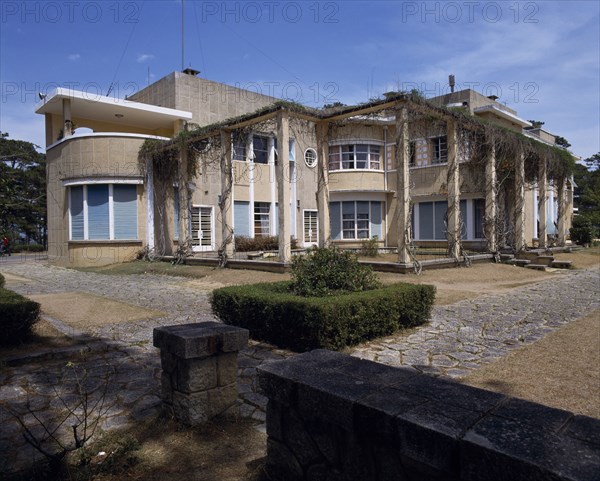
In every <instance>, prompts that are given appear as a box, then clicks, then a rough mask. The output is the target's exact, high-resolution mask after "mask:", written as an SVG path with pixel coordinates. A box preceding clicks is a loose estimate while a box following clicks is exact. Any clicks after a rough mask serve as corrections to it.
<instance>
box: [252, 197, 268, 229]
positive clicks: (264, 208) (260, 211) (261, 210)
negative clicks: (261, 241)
mask: <svg viewBox="0 0 600 481" xmlns="http://www.w3.org/2000/svg"><path fill="white" fill-rule="evenodd" d="M270 211H271V204H269V203H268V202H255V203H254V237H267V236H269V235H270V234H271V231H270V228H271V224H270V221H269V220H270Z"/></svg>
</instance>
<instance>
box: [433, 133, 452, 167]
mask: <svg viewBox="0 0 600 481" xmlns="http://www.w3.org/2000/svg"><path fill="white" fill-rule="evenodd" d="M430 141H431V165H439V164H447V163H448V136H446V135H439V136H437V137H433V138H432V139H430Z"/></svg>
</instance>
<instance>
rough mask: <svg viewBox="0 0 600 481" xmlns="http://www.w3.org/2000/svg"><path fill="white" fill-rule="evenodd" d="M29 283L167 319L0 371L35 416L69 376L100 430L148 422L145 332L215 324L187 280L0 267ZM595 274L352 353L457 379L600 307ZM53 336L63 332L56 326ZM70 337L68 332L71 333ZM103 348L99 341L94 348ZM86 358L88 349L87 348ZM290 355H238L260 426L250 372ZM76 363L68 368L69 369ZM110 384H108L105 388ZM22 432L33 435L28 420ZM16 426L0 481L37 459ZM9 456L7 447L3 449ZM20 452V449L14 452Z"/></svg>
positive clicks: (51, 407)
mask: <svg viewBox="0 0 600 481" xmlns="http://www.w3.org/2000/svg"><path fill="white" fill-rule="evenodd" d="M2 267H3V269H2V272H7V273H10V274H13V275H16V276H19V277H20V278H26V279H27V281H26V282H24V281H23V282H16V283H11V285H10V288H11V289H13V290H15V291H17V292H19V293H21V294H23V295H34V294H51V293H60V292H71V291H79V292H88V293H91V294H95V295H100V296H104V297H107V298H110V299H115V300H119V301H122V302H127V303H129V304H133V305H136V306H140V307H144V308H147V309H151V310H154V311H162V312H165V313H167V315H165V316H163V317H155V318H152V319H145V320H139V321H133V322H129V323H126V324H113V325H107V326H101V327H96V328H93V329H90V333H89V334H91V335H92V336H93V337H94V338H95V339H96V341H95V342H91V343H90V344H89V346H91V347H93V349H91V348H90V352H84V353H83V354H81V353H79V350H80V348H79V347H75V348H71V349H70V350H67V354H68V355H67V356H65V357H63V358H59V359H50V360H35V359H34V360H31V361H30V362H26V363H22V364H20V365H16V366H11V367H6V366H5V367H2V368H1V369H0V402H2V401H4V402H5V403H6V405H8V406H10V407H11V409H13V410H17V411H19V410H20V411H24V410H27V404H28V403H29V410H31V411H34V412H35V413H36V415H37V416H38V417H41V418H43V419H50V418H52V416H56V412H57V409H59V408H61V407H62V405H63V401H64V402H65V403H66V404H69V405H72V403H75V402H76V401H77V399H78V398H77V396H76V395H75V394H74V393H75V392H76V389H77V382H76V375H77V376H79V379H81V378H82V376H84V375H85V373H86V372H87V373H88V378H87V379H86V380H85V382H86V383H91V384H90V385H86V387H88V388H92V389H93V388H97V389H96V391H95V394H94V396H99V395H100V393H101V392H102V391H103V389H104V387H106V396H105V399H106V403H105V406H104V409H105V410H106V412H104V413H103V416H102V423H101V424H102V427H103V428H104V429H110V428H117V427H123V426H125V425H127V424H128V423H131V422H135V421H136V420H141V419H144V418H145V417H147V416H150V415H153V414H155V413H156V412H157V411H158V409H159V408H160V399H159V392H160V361H159V355H158V350H157V349H155V348H154V347H153V346H152V330H153V328H154V327H156V326H160V325H172V324H183V323H190V322H202V321H217V319H215V318H214V317H213V315H212V314H211V311H210V305H209V302H208V296H209V292H207V291H202V290H198V289H196V288H193V287H190V286H189V285H184V284H185V282H186V280H182V279H181V278H177V277H169V276H158V275H127V276H114V275H102V274H95V273H89V272H78V271H74V270H69V269H62V268H58V267H51V266H48V265H45V264H40V263H28V264H15V265H4V266H2ZM599 290H600V272H599V271H598V269H592V270H585V271H569V272H563V273H557V274H556V277H555V278H553V279H551V280H548V281H544V282H540V283H538V284H534V285H532V286H529V287H526V288H519V289H514V290H511V291H508V292H506V293H503V294H495V295H488V296H483V297H480V298H477V299H474V300H473V299H472V300H465V301H461V302H457V303H455V304H451V305H448V306H437V307H435V308H434V309H433V312H432V316H431V322H429V323H428V324H426V325H424V326H420V327H418V328H415V329H412V330H410V331H407V332H405V333H399V334H397V335H394V336H388V337H385V338H382V339H378V340H376V341H373V342H370V343H367V344H364V345H361V346H359V347H355V348H352V349H349V350H348V352H349V353H350V354H351V355H353V356H357V357H360V358H364V359H370V360H374V361H377V362H381V363H385V364H389V365H393V366H401V365H403V366H411V367H413V368H414V369H417V370H419V371H422V372H427V373H431V374H434V375H442V376H449V377H455V378H456V377H461V376H463V375H466V374H468V373H469V372H470V371H472V370H473V369H477V368H478V367H480V366H481V365H483V364H486V363H490V362H493V361H494V360H496V359H498V358H501V357H502V356H504V355H506V354H507V353H508V352H509V351H511V350H514V349H517V348H519V347H521V346H523V345H525V344H529V343H532V342H534V341H536V340H538V339H540V338H542V337H543V336H545V335H546V334H547V333H549V332H551V331H553V330H556V329H558V328H559V327H560V326H562V325H563V324H565V323H567V322H569V321H571V320H574V319H577V318H579V317H581V316H584V315H586V314H589V313H591V312H592V311H594V310H595V309H597V308H599V307H600V301H599V300H598V299H599V298H600V296H598V293H599ZM56 325H57V326H58V327H59V328H62V329H63V330H65V326H64V325H62V324H61V323H60V322H56ZM71 334H72V332H71ZM98 340H101V341H98ZM83 351H87V350H86V349H84V350H83ZM291 355H293V354H292V353H290V352H287V351H283V350H279V349H274V348H273V347H272V346H268V345H266V344H261V343H257V342H252V341H251V342H250V344H249V346H248V348H247V349H245V350H244V351H242V352H241V353H240V356H239V381H238V388H239V391H240V399H241V401H242V404H241V407H240V413H241V415H242V416H245V417H251V418H253V419H256V420H257V421H258V422H260V423H263V422H264V419H265V412H264V411H265V406H266V399H265V398H264V397H263V396H262V395H261V394H259V393H258V392H257V386H256V368H257V366H259V365H261V364H262V363H265V362H270V361H273V360H278V359H283V358H285V357H289V356H291ZM69 361H71V362H73V364H74V366H73V365H71V364H67V363H68V362H69ZM105 380H108V382H105ZM25 420H26V423H27V425H28V426H32V429H34V430H36V429H39V426H36V425H37V424H39V423H38V422H37V421H35V420H34V418H33V417H32V416H26V417H25ZM22 432H23V428H22V427H21V426H20V425H19V424H18V422H17V421H16V419H15V418H14V417H13V416H12V415H11V414H10V413H9V412H8V411H7V410H6V409H5V408H3V407H1V406H0V473H2V472H3V471H6V470H9V469H11V468H15V467H18V466H22V465H25V464H26V463H27V462H29V460H30V459H32V458H33V457H35V453H34V452H33V451H32V449H30V448H28V447H27V446H26V445H25V443H24V441H23V436H22ZM9 448H10V449H9ZM15 448H17V449H15Z"/></svg>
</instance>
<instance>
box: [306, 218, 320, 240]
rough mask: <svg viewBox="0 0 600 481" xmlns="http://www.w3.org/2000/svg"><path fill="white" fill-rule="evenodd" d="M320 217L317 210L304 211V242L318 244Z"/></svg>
mask: <svg viewBox="0 0 600 481" xmlns="http://www.w3.org/2000/svg"><path fill="white" fill-rule="evenodd" d="M318 226H319V218H318V212H317V211H316V210H305V211H304V243H305V244H316V243H317V242H318V238H319V228H318Z"/></svg>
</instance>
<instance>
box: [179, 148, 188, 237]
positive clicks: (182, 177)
mask: <svg viewBox="0 0 600 481" xmlns="http://www.w3.org/2000/svg"><path fill="white" fill-rule="evenodd" d="M188 182H189V176H188V150H187V146H186V145H185V144H182V146H181V153H180V154H179V162H178V164H177V183H178V186H179V189H178V190H179V247H180V248H181V247H182V246H186V245H188V244H189V245H190V246H191V238H190V193H189V186H188Z"/></svg>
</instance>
